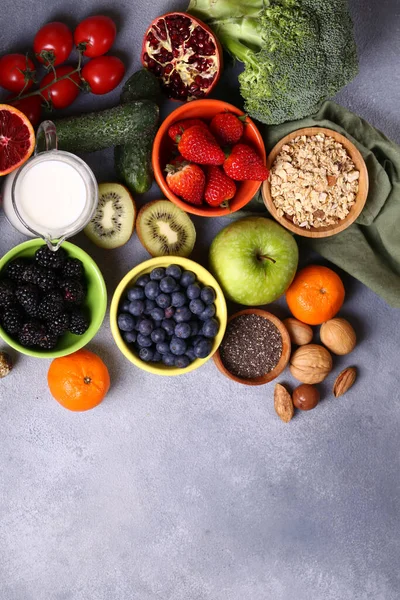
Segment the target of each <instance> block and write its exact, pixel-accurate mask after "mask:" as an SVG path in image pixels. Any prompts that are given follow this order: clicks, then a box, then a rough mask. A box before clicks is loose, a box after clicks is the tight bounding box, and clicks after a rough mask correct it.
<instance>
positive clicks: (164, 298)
mask: <svg viewBox="0 0 400 600" xmlns="http://www.w3.org/2000/svg"><path fill="white" fill-rule="evenodd" d="M156 303H157V306H159V307H160V308H164V309H165V308H168V307H169V306H171V296H170V295H169V294H164V293H162V294H158V296H157V298H156Z"/></svg>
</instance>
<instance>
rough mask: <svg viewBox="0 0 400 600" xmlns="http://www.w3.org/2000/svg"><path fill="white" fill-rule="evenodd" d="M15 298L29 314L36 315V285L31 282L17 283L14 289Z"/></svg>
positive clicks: (37, 292)
mask: <svg viewBox="0 0 400 600" xmlns="http://www.w3.org/2000/svg"><path fill="white" fill-rule="evenodd" d="M15 298H16V299H17V300H18V302H19V304H20V305H21V306H22V308H23V309H24V310H25V312H26V313H27V314H28V315H29V316H31V317H36V316H37V309H38V303H39V290H38V288H37V287H36V285H33V283H23V284H22V285H19V286H18V287H17V289H16V290H15Z"/></svg>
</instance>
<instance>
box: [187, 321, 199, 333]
mask: <svg viewBox="0 0 400 600" xmlns="http://www.w3.org/2000/svg"><path fill="white" fill-rule="evenodd" d="M189 325H190V330H191V332H192V333H191V335H197V334H198V333H199V331H200V325H199V323H198V321H189Z"/></svg>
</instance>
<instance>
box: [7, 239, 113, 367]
mask: <svg viewBox="0 0 400 600" xmlns="http://www.w3.org/2000/svg"><path fill="white" fill-rule="evenodd" d="M43 245H44V242H43V240H41V239H34V240H29V241H28V242H24V243H22V244H19V245H18V246H16V247H15V248H13V249H12V250H10V251H9V252H7V254H6V255H5V256H3V258H2V259H1V260H0V277H1V273H2V271H3V269H4V268H5V267H6V265H7V264H8V263H9V262H10V261H11V260H14V259H16V258H33V256H34V254H35V252H36V250H37V249H38V248H40V247H41V246H43ZM62 247H63V248H64V250H65V251H66V252H67V254H68V256H69V257H70V258H78V259H79V260H80V261H81V262H82V263H83V266H84V268H85V278H86V282H87V298H86V301H85V307H86V308H87V310H88V313H89V315H90V326H89V329H88V330H87V331H86V332H85V333H84V334H83V335H73V334H72V333H66V334H65V335H63V336H61V337H60V339H59V341H58V344H57V346H56V348H55V349H54V350H41V349H40V348H39V349H38V348H25V347H24V346H21V344H20V343H19V342H17V341H16V340H15V339H14V338H12V337H11V336H10V335H8V333H6V332H5V331H4V329H3V328H2V327H0V336H1V337H2V338H3V340H4V341H5V342H6V343H7V344H8V345H9V346H11V347H12V348H14V349H15V350H17V351H18V352H21V353H22V354H27V355H28V356H34V357H36V358H58V357H60V356H66V355H67V354H71V353H72V352H76V351H77V350H79V349H80V348H83V347H84V346H86V344H88V343H89V342H90V340H91V339H92V338H93V337H94V336H95V335H96V333H97V332H98V330H99V329H100V327H101V324H102V322H103V319H104V315H105V313H106V308H107V290H106V285H105V283H104V279H103V276H102V274H101V271H100V269H99V267H98V266H97V265H96V263H95V262H94V260H93V259H92V258H91V257H90V256H89V255H88V254H87V253H86V252H85V251H84V250H82V249H81V248H78V246H75V244H71V243H70V242H64V243H63V245H62Z"/></svg>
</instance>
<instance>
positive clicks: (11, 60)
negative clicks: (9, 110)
mask: <svg viewBox="0 0 400 600" xmlns="http://www.w3.org/2000/svg"><path fill="white" fill-rule="evenodd" d="M34 74H35V65H34V64H33V62H32V61H31V59H30V58H28V57H27V56H25V55H24V54H5V55H4V56H2V57H1V58H0V86H1V87H2V88H4V89H5V90H9V91H10V92H14V93H16V94H19V93H20V92H22V90H24V91H27V90H29V88H30V87H32V85H33V76H34Z"/></svg>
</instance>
